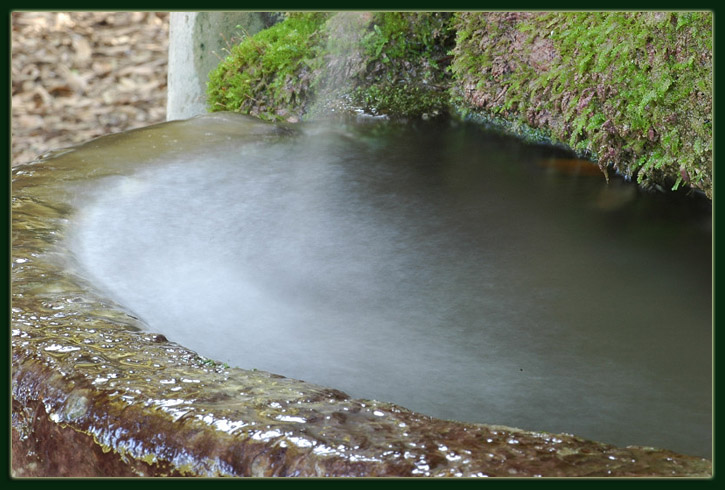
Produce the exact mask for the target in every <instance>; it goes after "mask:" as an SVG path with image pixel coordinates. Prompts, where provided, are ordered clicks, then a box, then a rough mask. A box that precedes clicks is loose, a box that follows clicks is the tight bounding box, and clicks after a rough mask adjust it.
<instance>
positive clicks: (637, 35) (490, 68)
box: [452, 12, 712, 197]
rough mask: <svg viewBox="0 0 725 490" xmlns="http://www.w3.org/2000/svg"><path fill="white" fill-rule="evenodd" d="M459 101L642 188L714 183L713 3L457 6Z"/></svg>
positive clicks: (456, 89) (455, 88)
mask: <svg viewBox="0 0 725 490" xmlns="http://www.w3.org/2000/svg"><path fill="white" fill-rule="evenodd" d="M454 26H455V29H456V32H457V38H456V47H455V49H454V51H453V52H454V55H455V56H454V61H453V65H452V70H453V73H454V80H455V81H454V86H453V87H452V90H453V92H454V97H456V98H457V102H458V105H459V106H460V107H462V108H463V110H464V111H467V112H469V113H474V114H483V115H485V116H488V117H495V118H498V119H501V120H504V121H508V122H514V123H516V122H519V123H524V124H526V125H527V126H528V127H531V128H537V129H540V130H542V131H544V132H545V133H546V134H547V135H548V136H549V137H550V138H551V139H553V140H554V141H558V142H562V143H564V144H566V145H568V146H569V147H571V148H572V149H574V150H576V151H578V152H579V153H581V154H583V155H586V156H590V157H592V158H593V159H595V160H597V161H598V163H599V165H600V166H602V167H613V168H614V169H615V170H617V171H619V172H620V173H622V174H624V175H626V176H628V177H631V178H633V179H637V181H638V182H640V184H642V185H643V186H644V187H652V186H666V187H667V188H671V187H675V188H676V187H679V186H680V185H682V184H688V185H690V186H691V187H693V188H696V189H700V190H702V191H703V192H705V193H706V194H707V195H708V196H710V197H711V193H712V13H710V12H567V13H550V12H536V13H534V12H527V13H510V12H493V13H459V14H457V15H456V17H455V19H454Z"/></svg>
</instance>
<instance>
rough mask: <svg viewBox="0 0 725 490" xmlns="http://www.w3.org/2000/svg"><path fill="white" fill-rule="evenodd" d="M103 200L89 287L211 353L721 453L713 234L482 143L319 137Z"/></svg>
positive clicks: (705, 221)
mask: <svg viewBox="0 0 725 490" xmlns="http://www.w3.org/2000/svg"><path fill="white" fill-rule="evenodd" d="M183 145H186V148H188V151H183V152H180V153H177V154H176V155H175V156H173V158H171V157H169V158H168V159H167V161H162V162H161V163H158V164H156V165H154V166H149V167H148V168H144V169H141V170H138V171H136V172H135V173H134V174H132V175H127V176H118V177H111V178H106V179H103V180H102V181H101V182H100V184H99V182H95V183H94V187H93V189H92V190H91V191H89V192H87V193H86V194H85V196H86V197H83V198H80V199H82V200H84V202H83V203H82V205H81V206H80V211H79V213H78V215H77V216H76V217H75V218H74V224H73V228H72V230H73V234H72V239H71V241H70V245H71V250H72V252H73V255H74V256H75V258H76V259H77V262H78V265H79V267H80V268H81V269H82V270H83V271H84V273H85V274H86V275H87V276H88V277H89V278H90V279H91V280H92V281H93V282H94V283H95V284H96V285H97V287H98V288H99V289H101V290H103V291H104V292H105V293H106V294H108V295H109V296H110V297H111V298H113V299H114V300H115V301H117V302H118V303H119V304H121V305H123V306H124V307H125V308H127V309H128V310H129V311H131V312H133V314H134V315H136V316H138V317H139V318H141V319H142V320H143V321H144V322H145V323H146V324H147V325H148V328H149V329H150V330H151V331H153V332H159V333H163V334H164V335H166V336H167V337H168V338H169V339H170V340H172V341H175V342H178V343H180V344H183V345H185V346H186V347H189V348H191V349H194V350H196V351H197V352H198V353H200V354H201V355H203V356H207V357H209V358H212V359H215V360H217V361H220V362H226V363H229V364H230V365H233V366H238V367H241V368H245V369H253V368H254V369H261V370H266V371H271V372H274V373H278V374H282V375H285V376H289V377H293V378H297V379H303V380H306V381H309V382H313V383H316V384H322V385H326V386H330V387H334V388H338V389H341V390H343V391H345V392H347V393H348V394H350V395H352V396H355V397H362V398H372V399H378V400H384V401H390V402H395V403H398V404H400V405H402V406H404V407H406V408H409V409H413V410H417V411H420V412H422V413H425V414H429V415H433V416H436V417H441V418H446V419H455V420H461V421H472V422H483V423H490V424H501V425H509V426H514V427H519V428H523V429H530V430H541V431H548V432H568V433H573V434H576V435H579V436H582V437H586V438H592V439H596V440H600V441H603V442H609V443H613V444H617V445H630V444H636V445H648V446H656V447H664V448H667V449H673V450H676V451H679V452H683V453H687V454H693V455H701V456H710V455H711V452H710V448H711V443H712V440H711V430H712V428H711V404H712V399H711V387H712V376H711V371H712V355H711V351H712V345H711V338H712V321H711V319H712V303H711V284H712V283H711V280H712V276H711V274H712V259H711V228H710V222H711V216H710V209H709V204H704V203H703V202H702V201H701V200H698V199H692V198H688V197H686V196H679V195H678V196H665V195H662V194H647V193H642V192H639V191H637V189H636V188H635V186H634V185H633V184H631V183H627V182H624V181H623V180H622V179H620V178H616V177H614V178H612V179H611V180H610V182H609V183H607V182H606V180H605V179H604V177H603V176H602V175H596V174H591V173H590V172H586V171H585V170H586V169H584V170H582V169H580V168H579V167H576V165H572V164H571V162H570V161H568V160H567V159H568V158H571V157H569V156H567V155H565V154H563V153H562V152H561V151H559V150H555V149H552V148H547V147H543V146H531V145H524V144H522V143H520V142H518V141H516V140H514V139H511V138H507V137H502V136H498V135H495V134H491V133H487V132H485V131H482V130H481V129H480V128H478V127H473V126H468V125H465V124H438V123H430V124H422V123H421V124H416V125H408V126H401V125H396V124H392V123H386V122H369V123H364V124H337V125H335V126H332V125H329V126H326V125H324V124H321V125H312V124H310V125H307V126H306V127H304V129H303V130H302V131H301V133H300V134H298V135H296V136H290V137H288V138H283V139H281V140H279V141H269V142H264V143H258V144H235V143H234V141H233V140H232V141H230V142H229V144H227V145H223V144H218V143H215V144H214V145H208V144H206V145H205V143H204V138H203V137H201V136H200V138H199V140H198V141H193V142H184V143H183Z"/></svg>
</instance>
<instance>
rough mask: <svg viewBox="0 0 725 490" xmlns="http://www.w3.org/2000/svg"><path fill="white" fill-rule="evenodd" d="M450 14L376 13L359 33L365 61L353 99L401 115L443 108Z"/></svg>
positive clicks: (424, 113)
mask: <svg viewBox="0 0 725 490" xmlns="http://www.w3.org/2000/svg"><path fill="white" fill-rule="evenodd" d="M450 19H451V14H448V13H440V12H437V13H431V12H425V13H416V12H378V13H376V14H374V16H373V19H372V22H371V23H370V28H369V31H368V33H367V34H366V35H365V36H364V37H363V39H362V45H363V48H364V50H365V53H366V55H367V62H366V65H367V66H366V69H365V70H364V72H363V73H362V74H360V75H358V77H357V80H356V84H355V85H356V88H355V89H354V90H353V91H352V92H351V94H350V95H351V99H352V102H353V104H355V105H358V106H361V107H363V108H364V109H367V110H369V111H370V112H374V113H380V114H386V115H389V116H392V117H403V118H417V117H426V116H432V115H439V114H442V113H444V112H446V110H447V108H448V105H449V104H448V98H449V97H448V93H447V87H448V84H449V74H448V72H447V70H446V68H447V66H448V64H449V59H450V56H448V50H449V49H450V48H451V47H452V45H453V39H454V38H453V31H452V30H451V28H450Z"/></svg>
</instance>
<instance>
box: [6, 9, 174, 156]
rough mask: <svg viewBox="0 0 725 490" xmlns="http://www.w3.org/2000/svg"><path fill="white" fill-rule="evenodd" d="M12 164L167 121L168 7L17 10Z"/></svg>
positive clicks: (14, 16) (14, 17)
mask: <svg viewBox="0 0 725 490" xmlns="http://www.w3.org/2000/svg"><path fill="white" fill-rule="evenodd" d="M11 29H12V39H11V43H12V44H11V82H12V89H11V90H12V111H11V113H12V116H11V132H12V136H11V137H12V164H13V165H16V164H18V163H24V162H28V161H31V160H33V159H35V158H37V157H38V156H39V155H41V154H43V153H44V152H46V151H49V150H54V149H59V148H63V147H67V146H71V145H75V144H78V143H82V142H84V141H87V140H89V139H92V138H95V137H98V136H101V135H104V134H108V133H115V132H119V131H125V130H127V129H133V128H137V127H142V126H148V125H149V124H154V123H159V122H163V121H165V120H166V77H167V58H168V40H169V14H168V13H167V12H13V13H12V25H11Z"/></svg>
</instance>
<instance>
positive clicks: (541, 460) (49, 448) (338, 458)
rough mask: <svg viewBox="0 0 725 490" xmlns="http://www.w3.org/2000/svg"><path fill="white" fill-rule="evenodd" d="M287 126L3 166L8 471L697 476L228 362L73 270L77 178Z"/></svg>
mask: <svg viewBox="0 0 725 490" xmlns="http://www.w3.org/2000/svg"><path fill="white" fill-rule="evenodd" d="M294 132H295V129H293V128H291V127H287V126H279V125H269V124H266V123H261V122H259V121H257V120H254V119H249V118H246V117H242V116H238V115H232V114H214V115H207V116H202V117H199V118H194V119H190V120H186V121H174V122H170V123H164V124H160V125H156V126H151V127H148V128H144V129H140V130H135V131H130V132H127V133H122V134H117V135H110V136H106V137H103V138H99V139H97V140H94V141H91V142H88V143H86V144H84V145H81V146H79V147H77V148H73V149H67V150H60V151H57V152H53V153H52V154H49V155H45V156H44V157H43V158H41V159H40V160H39V161H37V162H32V163H29V164H26V165H21V166H18V167H16V168H14V169H13V187H12V240H13V248H12V327H11V328H12V458H13V459H12V468H13V473H14V475H15V476H18V477H31V476H206V477H212V476H255V477H262V476H305V477H320V476H388V477H391V476H463V477H473V476H507V477H533V476H544V477H567V476H573V477H603V476H619V477H621V476H660V477H671V476H688V477H701V478H706V477H710V476H711V475H712V463H711V461H709V460H708V459H703V458H698V457H693V456H687V455H682V454H677V453H675V452H672V451H668V450H662V449H655V448H649V447H639V446H629V447H617V446H614V445H611V444H604V443H600V442H595V441H591V440H587V439H583V438H580V437H576V436H573V435H569V434H559V433H557V434H554V433H548V432H536V431H525V430H520V429H516V428H512V427H505V426H500V425H486V424H475V423H461V422H454V421H447V420H442V419H436V418H433V417H430V416H426V415H423V414H420V413H416V412H413V411H410V410H408V409H406V408H403V407H400V406H397V405H395V404H391V403H387V402H383V401H373V400H365V399H356V398H352V397H350V396H348V395H347V394H345V393H343V392H341V391H339V390H336V389H334V388H328V387H323V386H318V385H314V384H310V383H307V382H303V381H298V380H295V379H291V378H287V377H283V376H280V375H277V374H273V373H269V372H265V371H260V370H243V369H239V368H234V367H228V366H227V365H225V364H222V363H219V362H217V361H216V360H214V359H208V358H205V357H203V356H200V355H199V354H197V353H196V352H194V351H192V350H190V349H188V348H186V347H184V346H182V345H179V344H177V343H174V342H171V341H169V340H168V339H167V338H166V337H165V336H164V335H162V334H159V333H154V332H153V331H149V329H148V328H147V327H146V325H144V324H143V323H142V322H141V320H139V319H138V318H136V317H135V316H134V315H133V313H132V312H130V311H128V310H126V309H125V308H124V307H123V306H121V305H119V304H116V303H114V302H113V301H112V300H110V299H109V298H108V297H106V296H105V295H104V294H103V293H101V292H100V291H99V290H98V289H97V288H95V287H94V285H92V284H90V283H89V282H88V281H87V280H86V279H85V278H84V277H83V276H82V275H80V274H78V273H77V270H76V267H75V266H74V264H73V261H72V259H71V258H70V257H69V255H68V253H67V250H66V249H65V247H66V243H65V239H66V238H67V233H68V229H69V223H70V222H71V221H72V219H73V216H74V214H75V213H77V212H78V209H77V206H78V202H79V200H78V198H77V193H78V192H80V191H81V190H82V189H86V188H87V186H88V184H89V183H92V182H94V181H95V180H97V179H102V178H105V177H109V176H124V175H130V174H132V173H133V172H134V171H136V170H138V169H139V168H141V167H144V168H149V167H152V166H154V165H159V164H161V163H162V162H164V161H167V160H168V159H169V158H174V156H175V155H182V154H183V153H184V152H185V150H184V149H183V145H180V143H179V142H182V141H187V140H197V139H199V138H204V144H205V145H212V146H213V145H217V144H218V145H224V144H229V142H230V141H231V142H233V143H234V144H235V145H241V144H248V143H258V142H264V141H268V140H269V141H273V140H277V139H280V138H286V137H288V136H289V135H290V134H293V133H294ZM110 149H113V151H109V150H110ZM673 430H676V428H673Z"/></svg>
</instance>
